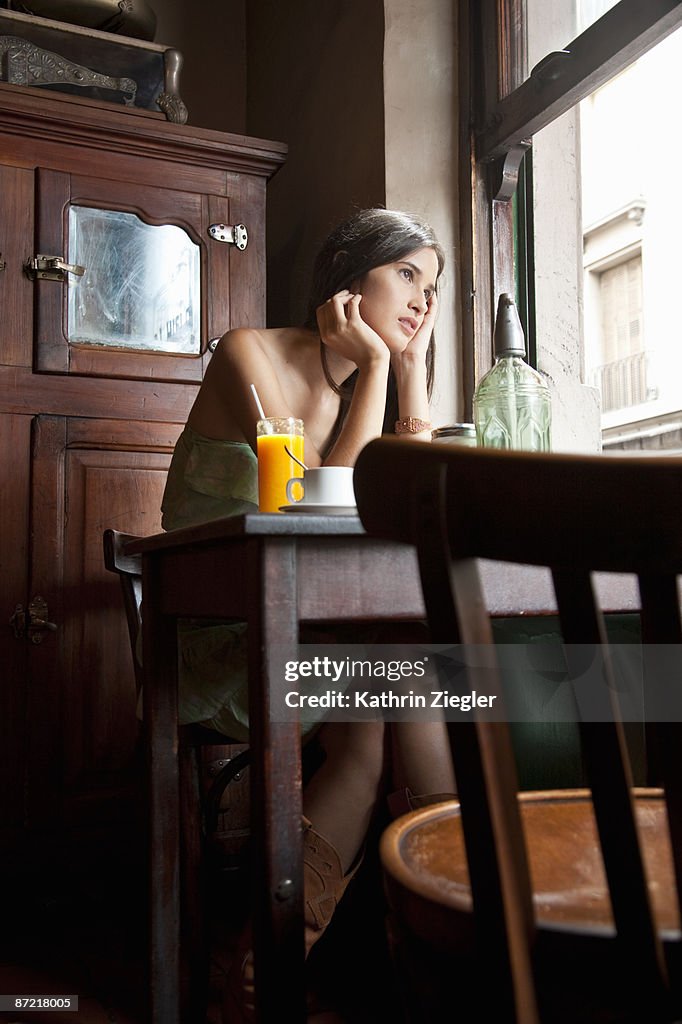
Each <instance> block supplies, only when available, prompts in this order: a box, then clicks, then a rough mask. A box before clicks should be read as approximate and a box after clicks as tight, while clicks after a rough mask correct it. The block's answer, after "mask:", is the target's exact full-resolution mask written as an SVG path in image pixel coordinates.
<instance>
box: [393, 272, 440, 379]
mask: <svg viewBox="0 0 682 1024" xmlns="http://www.w3.org/2000/svg"><path fill="white" fill-rule="evenodd" d="M437 317H438V297H437V295H436V293H435V292H434V293H433V295H431V296H429V305H428V309H427V310H426V313H425V314H424V319H423V320H422V322H421V325H420V327H419V330H418V331H417V333H416V334H415V335H414V337H413V338H411V339H410V341H409V343H408V344H407V345H406V346H405V348H404V349H403V350H402V352H394V353H393V354H392V355H391V362H392V364H393V368H394V369H395V370H396V371H398V370H399V369H401V368H407V367H410V366H416V365H422V364H424V363H425V362H426V352H427V350H428V347H429V342H430V340H431V335H432V334H433V328H434V326H435V323H436V319H437Z"/></svg>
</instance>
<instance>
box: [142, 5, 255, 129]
mask: <svg viewBox="0 0 682 1024" xmlns="http://www.w3.org/2000/svg"><path fill="white" fill-rule="evenodd" d="M150 2H151V6H152V7H153V8H154V10H155V12H156V22H157V24H156V36H155V38H154V42H155V43H160V44H161V43H162V44H164V45H167V46H174V47H176V48H177V49H178V50H180V52H181V53H182V55H183V58H184V63H183V67H182V71H181V72H180V95H181V96H182V99H183V100H184V102H185V104H186V106H187V109H188V110H189V121H190V123H191V124H194V125H199V126H200V127H202V128H215V129H217V130H218V131H223V132H234V133H236V134H238V135H241V134H243V133H244V131H245V124H246V103H245V99H246V41H245V14H244V3H245V0H191V3H190V2H189V0H150Z"/></svg>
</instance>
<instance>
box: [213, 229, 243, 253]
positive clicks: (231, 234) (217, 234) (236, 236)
mask: <svg viewBox="0 0 682 1024" xmlns="http://www.w3.org/2000/svg"><path fill="white" fill-rule="evenodd" d="M208 233H209V235H210V236H211V238H214V239H215V240H216V242H229V243H230V244H231V245H236V246H237V248H238V249H246V247H247V245H248V244H249V233H248V231H247V230H246V225H245V224H211V226H210V227H209V229H208Z"/></svg>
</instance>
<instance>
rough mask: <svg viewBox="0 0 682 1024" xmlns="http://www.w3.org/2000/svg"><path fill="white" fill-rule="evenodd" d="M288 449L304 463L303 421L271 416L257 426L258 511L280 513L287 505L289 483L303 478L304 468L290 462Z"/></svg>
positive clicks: (291, 460)
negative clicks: (296, 477) (300, 477)
mask: <svg viewBox="0 0 682 1024" xmlns="http://www.w3.org/2000/svg"><path fill="white" fill-rule="evenodd" d="M286 448H288V449H289V451H290V452H291V455H294V456H295V457H296V458H297V459H300V460H301V462H304V461H305V459H304V458H303V420H297V419H294V418H293V417H291V416H285V417H277V416H268V417H267V418H266V419H262V420H258V423H257V424H256V451H257V454H258V511H259V512H279V510H280V508H281V506H282V505H286V504H287V501H288V499H287V481H288V480H289V479H290V478H291V477H293V476H303V468H302V467H301V466H299V465H298V463H297V462H296V461H295V460H294V459H292V458H291V455H289V454H288V453H287V452H286V451H285V449H286Z"/></svg>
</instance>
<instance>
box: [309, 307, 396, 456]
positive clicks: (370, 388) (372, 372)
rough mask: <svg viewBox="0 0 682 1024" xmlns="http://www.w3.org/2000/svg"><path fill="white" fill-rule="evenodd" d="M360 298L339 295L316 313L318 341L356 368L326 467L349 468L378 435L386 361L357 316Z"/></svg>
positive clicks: (373, 336)
mask: <svg viewBox="0 0 682 1024" xmlns="http://www.w3.org/2000/svg"><path fill="white" fill-rule="evenodd" d="M361 298H362V296H361V295H359V294H352V293H351V292H349V291H343V292H339V293H338V294H337V295H334V296H332V298H331V299H329V300H328V301H327V302H325V303H324V304H323V305H322V306H320V308H319V309H318V311H317V322H318V327H319V329H320V337H321V338H322V341H323V343H324V344H325V345H327V346H328V348H329V349H330V351H331V352H333V353H335V354H336V356H337V357H340V358H341V359H342V360H346V361H347V362H348V369H350V370H352V367H353V364H354V365H355V366H357V369H358V377H357V381H356V384H355V388H354V390H353V397H352V399H351V403H350V406H349V409H348V413H347V415H346V419H345V421H344V424H343V427H342V429H341V432H340V433H339V436H338V438H337V440H336V442H335V444H334V446H333V448H332V450H331V451H330V453H329V455H328V456H327V458H326V459H325V460H324V464H325V465H326V466H353V465H355V460H356V459H357V457H358V455H359V454H360V452H361V451H362V449H363V448H364V447H365V445H366V444H369V442H370V441H371V440H373V439H374V438H375V437H379V436H380V435H381V428H382V425H383V420H384V409H385V406H386V387H387V384H388V370H389V365H390V358H389V353H388V349H387V348H386V345H385V344H384V342H383V340H382V339H381V338H380V337H379V335H378V334H377V333H376V332H375V331H373V330H372V328H371V327H369V325H368V324H366V323H365V321H364V320H363V319H362V316H361V314H360V308H359V307H360V300H361Z"/></svg>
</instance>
